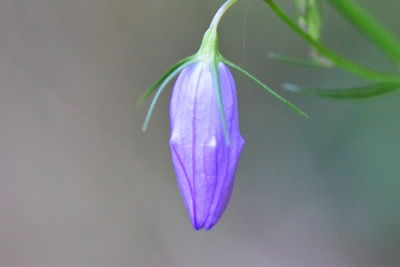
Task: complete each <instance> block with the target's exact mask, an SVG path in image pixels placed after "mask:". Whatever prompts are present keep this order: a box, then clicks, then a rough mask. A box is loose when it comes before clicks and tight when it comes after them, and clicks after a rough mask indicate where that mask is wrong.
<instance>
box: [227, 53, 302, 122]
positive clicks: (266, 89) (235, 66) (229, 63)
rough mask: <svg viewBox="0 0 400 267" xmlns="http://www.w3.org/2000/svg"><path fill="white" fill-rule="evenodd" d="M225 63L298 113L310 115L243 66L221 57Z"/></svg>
mask: <svg viewBox="0 0 400 267" xmlns="http://www.w3.org/2000/svg"><path fill="white" fill-rule="evenodd" d="M221 60H222V61H223V62H224V63H225V64H227V65H228V66H230V67H232V68H234V69H236V70H237V71H239V72H241V73H242V74H244V75H245V76H247V77H248V78H250V80H252V81H253V82H255V83H256V84H257V85H259V86H260V87H261V88H262V89H264V90H265V91H267V92H268V93H270V94H272V95H273V96H275V97H276V98H277V99H278V100H279V101H281V102H283V103H284V104H286V105H287V106H289V107H290V108H291V109H293V110H294V111H296V112H297V113H299V114H300V115H302V116H304V117H306V118H308V117H309V116H308V115H307V113H305V112H304V111H302V110H301V109H300V108H298V107H297V106H296V105H294V104H293V103H291V102H290V101H289V100H287V99H286V98H284V97H283V96H281V95H280V94H278V93H277V92H275V91H274V90H272V89H271V88H269V87H268V86H267V85H265V84H264V83H263V82H261V81H260V80H259V79H257V78H256V77H254V76H253V75H251V74H250V73H249V72H247V71H246V70H244V69H242V68H241V67H239V66H238V65H236V64H235V63H233V62H231V61H229V60H227V59H226V58H222V59H221Z"/></svg>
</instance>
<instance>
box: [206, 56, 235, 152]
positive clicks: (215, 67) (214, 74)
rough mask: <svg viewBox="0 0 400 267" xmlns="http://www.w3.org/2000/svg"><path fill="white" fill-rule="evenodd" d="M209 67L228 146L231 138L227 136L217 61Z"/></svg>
mask: <svg viewBox="0 0 400 267" xmlns="http://www.w3.org/2000/svg"><path fill="white" fill-rule="evenodd" d="M209 67H210V72H211V76H212V80H213V83H214V89H215V95H216V97H217V106H218V112H219V115H220V118H221V123H222V129H223V131H224V136H225V142H226V144H227V145H230V144H231V138H230V134H229V129H228V124H227V121H226V115H225V110H224V103H223V99H222V92H221V81H220V77H219V71H218V61H213V62H210V64H209Z"/></svg>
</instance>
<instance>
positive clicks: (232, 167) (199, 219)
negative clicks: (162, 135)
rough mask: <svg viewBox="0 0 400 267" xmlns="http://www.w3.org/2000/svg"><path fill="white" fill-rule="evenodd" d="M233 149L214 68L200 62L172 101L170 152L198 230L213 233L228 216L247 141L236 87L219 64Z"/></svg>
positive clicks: (179, 82) (182, 76)
mask: <svg viewBox="0 0 400 267" xmlns="http://www.w3.org/2000/svg"><path fill="white" fill-rule="evenodd" d="M218 71H219V79H220V86H221V96H222V100H223V108H224V111H225V116H226V124H227V129H228V132H229V136H230V144H227V142H226V139H225V138H226V136H224V128H223V124H222V122H221V116H220V113H219V110H218V105H217V96H216V91H217V90H215V88H214V84H215V83H213V77H212V73H211V71H210V65H209V64H208V63H207V62H204V61H200V62H197V63H194V64H193V65H190V66H189V67H187V68H185V69H184V70H183V71H182V72H181V74H180V75H179V77H178V79H177V81H176V83H175V86H174V90H173V94H172V98H171V107H170V120H171V139H170V147H171V154H172V162H173V164H174V168H175V172H176V175H177V182H178V185H179V188H180V191H181V194H182V196H183V199H184V202H185V206H186V209H187V210H188V213H189V215H190V218H191V221H192V224H193V226H194V228H195V229H196V230H198V229H201V228H204V229H206V230H209V229H210V228H212V227H213V226H214V225H215V224H216V223H217V222H218V220H219V219H220V217H221V215H222V213H223V212H224V210H225V208H226V206H227V204H228V201H229V198H230V195H231V192H232V187H233V182H234V176H235V171H236V166H237V164H238V161H239V156H240V152H241V150H242V147H243V145H244V139H243V138H242V136H241V135H240V132H239V116H238V107H237V96H236V86H235V82H234V80H233V77H232V74H231V72H230V70H229V68H228V67H227V66H226V65H225V64H224V63H222V62H219V63H218Z"/></svg>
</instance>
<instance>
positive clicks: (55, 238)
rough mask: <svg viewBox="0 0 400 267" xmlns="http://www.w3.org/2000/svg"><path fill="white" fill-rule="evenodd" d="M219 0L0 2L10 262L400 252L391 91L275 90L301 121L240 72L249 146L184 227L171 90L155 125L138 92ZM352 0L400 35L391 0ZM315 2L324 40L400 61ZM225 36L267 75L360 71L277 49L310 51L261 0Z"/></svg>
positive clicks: (327, 83) (240, 259) (0, 97)
mask: <svg viewBox="0 0 400 267" xmlns="http://www.w3.org/2000/svg"><path fill="white" fill-rule="evenodd" d="M222 2H223V1H222V0H218V1H215V0H203V1H197V0H185V1H183V0H169V1H164V0H151V1H150V0H148V1H137V0H68V1H62V0H0V266H1V267H56V266H57V267H58V266H78V267H80V266H96V267H97V266H113V267H120V266H121V267H122V266H145V267H147V266H149V267H152V266H155V267H157V266H167V267H168V266H174V267H175V266H176V267H180V266H182V267H183V266H268V267H270V266H271V267H338V266H339V267H342V266H343V267H353V266H354V267H358V266H360V267H375V266H380V267H395V266H400V162H399V159H400V138H399V136H400V123H399V121H400V119H399V115H398V114H399V101H400V95H399V94H398V93H393V94H389V95H386V96H382V97H379V98H374V99H368V100H362V101H337V100H326V99H321V98H316V97H306V96H300V95H296V94H293V93H289V92H285V91H282V90H280V92H281V93H282V94H284V95H285V96H286V97H288V98H289V99H290V100H292V101H293V102H295V103H296V104H298V105H299V106H300V107H302V108H303V109H304V110H306V111H307V112H308V113H309V114H310V115H311V118H310V119H308V120H306V119H303V118H302V117H300V116H298V115H297V114H295V113H294V112H292V111H291V110H290V109H288V108H287V107H286V106H284V105H283V104H281V103H279V102H278V101H276V99H274V98H273V97H272V96H271V95H268V94H266V93H264V92H263V91H262V90H261V89H260V88H258V87H257V86H256V85H255V84H253V83H252V82H250V81H249V80H247V78H245V77H243V76H241V75H240V74H235V78H236V81H237V86H238V95H239V107H240V118H241V129H242V133H243V136H244V137H245V139H246V140H247V144H246V146H245V149H244V151H243V154H242V159H241V162H240V165H239V169H238V172H237V180H236V184H235V189H234V194H233V197H232V199H231V202H230V205H229V207H228V209H227V211H226V213H225V215H224V216H223V218H222V219H221V221H220V222H219V224H218V225H217V226H216V227H215V228H214V229H213V230H212V231H209V232H204V231H200V232H196V231H195V230H193V229H192V227H191V225H190V222H189V219H188V216H187V214H186V211H185V209H184V206H183V203H182V201H181V197H180V195H179V192H178V189H177V186H176V182H175V177H174V173H173V168H172V165H171V163H170V156H169V148H168V139H169V122H168V102H169V101H168V100H169V96H170V90H166V93H165V94H164V95H163V96H162V98H161V101H160V102H159V104H158V106H157V109H156V112H155V114H154V116H153V119H152V121H151V123H150V129H149V131H148V132H147V133H142V132H141V131H140V128H141V124H142V122H143V118H144V116H145V112H146V109H147V106H146V105H143V106H137V105H136V104H135V102H136V99H137V98H138V97H139V96H140V95H141V93H142V92H143V91H144V90H145V89H147V88H148V87H149V86H150V85H151V84H152V83H153V82H154V81H155V80H156V79H157V78H158V77H159V75H160V74H161V73H162V72H163V71H164V70H166V69H167V68H168V67H169V66H170V65H171V64H173V63H174V62H176V61H177V60H178V59H180V58H183V57H185V56H188V55H190V54H192V53H194V52H195V51H196V50H197V48H198V46H199V44H200V41H201V38H202V34H203V33H204V31H205V30H206V28H207V26H208V24H209V22H210V21H211V18H212V16H213V14H214V12H215V11H216V9H217V8H218V7H219V5H220V4H222ZM358 2H359V3H361V4H363V5H364V6H365V7H366V8H367V9H368V10H370V11H373V12H374V14H375V15H376V16H377V17H378V18H379V20H380V21H382V22H383V23H384V24H386V25H387V26H388V27H389V28H390V29H391V30H393V31H394V32H396V33H397V34H398V35H400V23H399V18H398V10H399V9H400V2H399V1H393V0H381V1H373V0H359V1H358ZM278 3H280V4H281V5H282V6H283V7H284V8H285V9H286V10H287V11H288V12H290V13H291V14H293V13H294V10H293V7H292V1H291V0H282V1H278ZM323 9H324V14H325V19H326V26H325V28H324V34H323V35H324V41H325V42H326V43H327V44H329V46H330V47H332V48H333V49H335V50H336V51H338V52H340V53H341V54H343V55H346V56H348V57H349V58H351V59H354V60H357V61H358V62H361V63H364V64H367V65H369V66H372V67H376V68H381V69H386V70H389V69H391V68H392V66H391V65H390V63H387V61H386V58H385V57H383V56H382V55H380V54H379V53H378V51H377V50H376V49H375V47H374V46H372V45H371V44H370V43H368V42H367V41H366V40H365V39H364V38H363V37H362V36H361V35H360V34H359V33H358V32H357V31H356V30H355V29H354V28H352V27H351V26H349V25H348V24H347V23H346V22H345V21H343V19H342V18H341V17H340V16H338V15H337V14H336V13H335V12H334V11H333V10H332V9H331V8H330V7H329V6H328V5H324V6H323ZM220 46H221V51H222V53H223V54H224V55H225V56H226V57H227V58H229V59H231V60H232V61H234V62H236V63H238V64H240V65H242V66H243V67H245V68H246V69H247V70H249V71H250V72H252V73H254V74H255V75H256V76H257V77H259V78H260V79H261V80H263V81H265V82H266V83H267V84H268V85H270V86H271V87H273V88H275V89H280V88H281V84H282V83H284V82H294V83H297V84H301V85H306V86H312V87H322V88H333V87H346V86H352V85H361V84H365V82H366V81H362V80H361V79H359V78H355V77H353V76H351V75H349V74H346V73H343V72H341V71H335V70H329V71H326V70H312V69H303V68H299V67H295V66H288V65H285V64H282V63H279V62H275V61H273V60H271V59H269V58H268V57H267V56H266V54H267V53H268V52H269V51H276V52H281V53H284V54H288V55H291V56H299V57H301V56H303V55H305V54H306V53H307V50H308V48H307V46H306V45H305V44H304V43H303V41H302V40H300V39H299V38H298V37H297V36H295V35H294V34H293V33H292V32H291V31H290V30H289V29H288V28H287V27H286V25H284V24H283V23H282V22H280V21H279V20H278V19H277V18H276V17H275V16H274V15H273V14H272V12H270V10H269V9H268V7H267V6H266V5H265V4H263V3H262V2H261V1H256V0H241V1H239V3H238V4H237V5H236V6H235V7H233V8H232V9H231V10H230V11H229V13H228V14H227V15H226V16H225V17H224V19H223V21H222V25H221V31H220Z"/></svg>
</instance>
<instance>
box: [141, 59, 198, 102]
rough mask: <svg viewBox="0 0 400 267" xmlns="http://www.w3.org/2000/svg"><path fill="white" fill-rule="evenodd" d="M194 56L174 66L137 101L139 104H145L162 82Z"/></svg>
mask: <svg viewBox="0 0 400 267" xmlns="http://www.w3.org/2000/svg"><path fill="white" fill-rule="evenodd" d="M193 57H194V56H193V55H192V56H190V57H187V58H184V59H182V60H180V61H178V62H176V63H175V64H174V65H172V66H171V67H170V68H169V69H168V70H167V71H166V72H165V73H164V74H163V75H162V76H161V77H160V79H159V80H158V81H156V82H155V83H154V84H153V85H152V86H151V87H150V88H149V89H148V90H147V91H146V92H144V93H143V95H142V96H141V97H139V99H138V100H137V104H142V103H143V102H145V101H146V100H147V99H148V98H149V97H150V96H151V95H152V94H153V93H154V92H155V91H156V89H157V88H158V87H159V86H160V85H161V84H162V82H163V81H164V80H165V79H167V78H168V77H169V76H170V75H171V74H172V73H173V72H174V71H175V70H176V69H177V68H179V67H180V66H181V65H182V64H184V63H186V62H188V61H189V60H191V59H192V58H193Z"/></svg>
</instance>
